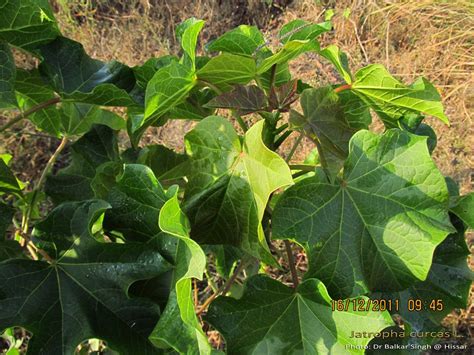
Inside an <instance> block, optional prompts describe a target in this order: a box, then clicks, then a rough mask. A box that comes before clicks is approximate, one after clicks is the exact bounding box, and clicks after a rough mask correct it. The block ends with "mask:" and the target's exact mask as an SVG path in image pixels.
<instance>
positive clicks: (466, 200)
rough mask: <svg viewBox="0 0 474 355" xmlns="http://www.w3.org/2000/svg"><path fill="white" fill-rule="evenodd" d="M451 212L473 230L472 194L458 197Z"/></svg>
mask: <svg viewBox="0 0 474 355" xmlns="http://www.w3.org/2000/svg"><path fill="white" fill-rule="evenodd" d="M451 211H452V212H453V213H454V214H456V216H458V217H459V218H460V219H461V220H462V221H463V222H464V223H465V224H466V226H468V227H469V228H471V229H474V193H472V192H471V193H470V194H467V195H465V196H462V197H460V198H459V199H458V200H457V201H456V205H455V206H454V207H451Z"/></svg>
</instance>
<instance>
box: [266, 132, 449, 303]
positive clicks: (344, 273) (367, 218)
mask: <svg viewBox="0 0 474 355" xmlns="http://www.w3.org/2000/svg"><path fill="white" fill-rule="evenodd" d="M448 199H449V195H448V191H447V187H446V183H445V180H444V178H443V176H442V175H441V173H440V172H439V171H438V169H437V168H436V166H435V164H434V163H433V161H432V160H431V157H430V155H429V153H428V149H427V146H426V138H423V137H419V136H415V135H411V134H409V133H406V132H403V131H400V130H395V129H393V130H388V131H387V132H386V133H384V134H383V135H381V136H379V135H376V134H374V133H371V132H369V131H360V132H357V133H356V134H355V135H354V136H353V137H352V139H351V141H350V146H349V156H348V157H347V159H346V162H345V165H344V170H343V175H342V178H341V179H338V180H337V181H336V182H334V183H328V182H327V180H326V178H325V177H322V176H320V174H318V175H317V176H315V177H311V178H308V179H304V180H302V181H300V182H298V183H297V184H296V185H295V186H294V187H291V188H290V189H288V190H287V191H286V192H285V193H284V195H283V196H282V197H281V198H280V199H279V200H278V202H277V205H276V207H275V210H274V214H273V219H272V224H273V237H274V238H276V239H293V240H295V241H297V242H298V243H300V244H301V245H303V246H304V248H305V249H306V250H307V252H308V256H309V271H308V274H307V276H306V277H318V278H320V279H321V280H322V281H323V282H324V283H325V285H327V287H328V289H329V291H330V293H331V294H332V295H335V296H337V297H346V296H350V295H360V294H364V293H365V292H367V290H384V291H391V290H393V291H399V290H403V289H405V288H406V287H408V286H410V285H411V284H412V283H413V282H415V281H418V280H425V279H426V277H427V275H428V271H429V269H430V266H431V258H432V255H433V251H434V249H435V248H436V246H437V245H439V244H440V243H441V242H442V241H443V239H444V238H445V237H446V236H447V235H448V233H450V232H452V231H453V227H452V226H451V223H450V221H449V217H448Z"/></svg>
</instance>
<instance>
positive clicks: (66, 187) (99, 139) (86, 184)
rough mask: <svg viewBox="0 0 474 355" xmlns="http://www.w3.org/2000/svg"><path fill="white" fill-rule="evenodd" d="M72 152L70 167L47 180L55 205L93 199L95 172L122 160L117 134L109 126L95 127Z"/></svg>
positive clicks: (79, 141) (47, 191)
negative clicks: (102, 165) (106, 164)
mask: <svg viewBox="0 0 474 355" xmlns="http://www.w3.org/2000/svg"><path fill="white" fill-rule="evenodd" d="M70 150H71V163H70V165H69V166H67V167H66V168H64V169H62V170H60V171H59V172H58V173H57V174H56V175H49V176H48V178H47V179H46V185H45V192H46V194H48V195H49V196H50V197H51V198H52V199H53V200H54V202H56V203H59V202H63V201H82V200H88V199H92V198H94V192H93V190H92V188H91V180H92V178H94V176H95V173H96V169H97V168H98V167H99V166H100V165H101V164H103V163H106V162H109V161H118V160H119V155H118V147H117V137H116V133H115V132H114V131H112V130H111V129H110V128H108V127H106V126H100V125H97V126H93V127H92V129H91V131H90V132H88V133H87V134H86V135H84V136H83V137H82V138H80V139H79V140H78V141H77V142H75V143H74V144H73V145H72V146H71V147H70Z"/></svg>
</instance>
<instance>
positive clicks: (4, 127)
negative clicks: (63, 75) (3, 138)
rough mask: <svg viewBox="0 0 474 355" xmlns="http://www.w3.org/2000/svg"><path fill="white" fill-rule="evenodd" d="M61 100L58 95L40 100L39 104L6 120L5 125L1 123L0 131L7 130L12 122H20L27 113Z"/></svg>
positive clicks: (29, 113)
mask: <svg viewBox="0 0 474 355" xmlns="http://www.w3.org/2000/svg"><path fill="white" fill-rule="evenodd" d="M60 101H61V98H60V97H55V98H52V99H50V100H48V101H45V102H42V103H40V104H39V105H36V106H34V107H32V108H30V109H29V110H26V111H25V112H22V113H20V114H19V115H18V116H16V117H15V118H13V119H12V120H11V121H10V122H7V123H6V124H5V125H3V126H2V127H0V133H1V132H3V131H5V130H7V129H8V128H10V127H11V126H13V125H14V124H16V123H18V122H20V121H21V120H22V119H24V118H26V117H28V116H29V115H31V114H33V113H35V112H37V111H39V110H42V109H44V108H46V107H49V106H52V105H55V104H57V103H58V102H60Z"/></svg>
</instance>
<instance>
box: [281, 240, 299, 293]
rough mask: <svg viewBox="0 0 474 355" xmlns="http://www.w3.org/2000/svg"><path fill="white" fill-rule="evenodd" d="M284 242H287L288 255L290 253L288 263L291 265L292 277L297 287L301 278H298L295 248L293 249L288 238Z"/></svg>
mask: <svg viewBox="0 0 474 355" xmlns="http://www.w3.org/2000/svg"><path fill="white" fill-rule="evenodd" d="M284 242H285V248H286V255H288V265H290V271H291V278H292V279H293V286H294V287H295V288H297V287H298V284H299V280H298V272H297V271H296V266H295V259H294V257H293V250H291V244H290V242H289V241H288V240H286V239H285V240H284Z"/></svg>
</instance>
